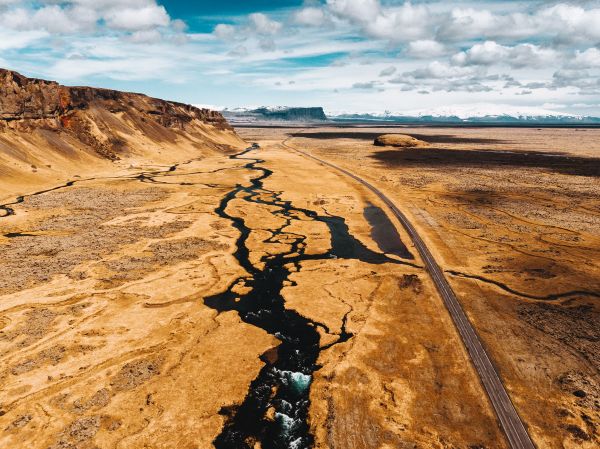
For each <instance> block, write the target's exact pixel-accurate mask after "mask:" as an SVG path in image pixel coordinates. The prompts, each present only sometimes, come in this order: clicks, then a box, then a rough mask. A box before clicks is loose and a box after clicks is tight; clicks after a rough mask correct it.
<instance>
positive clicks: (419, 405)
mask: <svg viewBox="0 0 600 449" xmlns="http://www.w3.org/2000/svg"><path fill="white" fill-rule="evenodd" d="M237 131H238V133H239V134H240V136H241V137H242V138H244V139H245V140H246V141H248V142H258V143H260V145H261V148H260V149H258V150H256V151H255V153H254V154H255V156H256V157H260V158H261V159H263V160H264V162H263V163H261V165H262V166H264V167H266V168H268V169H269V170H271V171H272V174H271V176H269V177H268V178H267V179H265V181H264V187H265V189H268V190H269V191H272V192H280V195H281V198H282V199H284V200H286V201H289V202H291V204H293V205H295V206H296V207H302V208H305V209H306V210H311V211H315V212H316V213H319V214H323V215H327V214H329V215H335V216H339V217H343V219H344V220H345V222H346V224H347V225H348V228H349V231H350V232H351V234H352V235H353V236H354V237H355V238H356V239H358V240H360V242H362V244H364V245H365V247H367V248H368V249H370V250H372V251H380V247H379V243H378V242H377V241H376V240H375V238H374V237H373V234H372V231H373V230H372V228H371V226H370V224H369V222H368V220H367V219H366V217H365V210H366V209H367V208H368V207H370V206H372V205H374V206H376V207H380V208H381V209H384V205H382V204H381V203H380V202H379V201H378V200H377V199H376V198H373V197H372V195H371V194H369V192H367V191H365V190H364V188H362V187H361V186H360V185H357V183H356V182H355V181H353V180H351V179H349V178H347V177H344V176H343V175H340V174H338V173H335V172H333V171H332V170H331V169H329V168H326V167H324V166H322V165H320V164H318V163H316V162H314V161H312V160H308V159H306V158H305V157H302V156H300V155H299V154H297V153H295V152H294V151H293V150H292V148H299V149H302V150H304V151H308V152H310V153H311V154H314V155H315V156H318V157H320V158H322V159H325V160H328V161H331V162H333V163H335V164H337V165H340V166H342V167H344V168H346V169H348V170H350V171H352V172H354V173H356V174H357V175H359V176H361V177H364V178H365V179H367V180H368V181H369V182H372V183H373V184H374V185H376V186H377V187H378V188H380V189H381V190H382V191H384V192H385V193H386V194H387V195H388V196H389V197H390V198H391V199H393V201H394V202H395V203H396V204H397V205H398V207H400V208H401V209H402V210H403V211H404V212H405V213H406V214H407V215H409V216H410V217H411V219H412V220H413V222H414V224H415V226H416V227H417V228H418V230H419V232H420V233H421V234H422V235H423V237H424V238H425V240H426V241H427V243H428V245H429V247H430V249H431V250H432V251H433V253H434V255H435V257H436V259H437V260H438V262H439V263H440V265H441V266H442V268H443V269H444V270H445V271H446V274H447V276H448V277H449V280H450V282H451V284H452V286H453V288H454V289H455V290H456V292H457V294H458V297H459V299H460V301H461V303H462V305H463V307H464V308H465V309H466V311H467V313H468V315H469V318H470V319H471V321H472V322H473V324H474V326H475V327H476V329H477V331H478V332H479V334H480V336H481V338H482V339H483V341H484V343H485V345H486V346H487V347H488V348H489V350H490V353H491V355H492V357H493V359H494V361H495V363H496V365H497V367H498V369H499V371H500V373H501V375H502V378H503V380H504V381H505V383H506V385H507V388H508V390H509V392H510V394H511V397H512V399H513V401H514V403H515V406H516V407H517V410H518V411H519V413H520V414H521V416H522V418H523V419H524V421H525V422H526V423H527V425H528V427H529V430H530V433H531V435H532V437H533V439H534V441H535V442H536V444H537V445H538V447H540V448H542V447H544V448H545V447H548V448H555V447H564V448H593V447H596V446H597V444H598V442H599V440H598V423H599V420H600V418H599V401H600V388H599V384H600V382H599V377H598V369H599V363H600V361H599V359H598V354H599V353H600V348H599V347H598V341H599V330H598V329H599V327H600V326H599V324H600V323H599V319H598V317H599V314H598V304H597V301H598V292H600V281H599V276H598V274H599V273H598V270H599V265H600V254H599V253H600V235H599V234H600V226H599V224H600V195H599V193H600V183H599V181H598V180H599V179H600V178H599V177H598V159H594V156H595V155H597V154H598V152H599V151H600V144H599V143H598V142H600V139H598V137H600V131H596V130H564V129H559V130H556V129H544V130H537V129H482V128H477V129H474V128H465V129H462V128H461V129H453V128H447V129H443V128H415V129H407V128H399V129H397V130H396V129H389V128H384V129H370V128H360V129H359V128H307V129H299V128H261V129H258V128H242V129H238V130H237ZM392 132H394V133H395V132H398V133H403V134H410V135H412V136H414V137H416V138H418V139H420V140H424V141H427V142H429V147H427V148H419V149H418V150H417V151H418V153H417V152H416V151H414V150H411V149H410V148H409V149H395V148H388V147H376V146H374V145H373V139H374V137H376V136H377V135H379V134H386V133H392ZM538 153H542V154H538ZM562 153H565V154H562ZM193 156H194V151H193V149H192V148H189V147H186V150H185V151H184V152H183V153H182V154H181V155H178V154H177V152H176V147H175V146H174V147H173V148H171V149H170V151H164V152H163V154H161V156H160V160H152V161H150V164H151V165H144V160H143V159H142V158H139V160H137V161H136V163H135V164H126V163H125V162H126V161H124V163H123V164H121V165H120V166H119V171H118V173H117V175H118V176H114V175H111V174H110V173H109V171H108V170H107V168H106V167H105V166H102V169H101V170H99V171H98V176H92V175H93V174H94V173H93V169H91V168H90V167H86V175H89V176H90V177H94V178H95V179H90V180H87V181H85V180H84V181H82V182H78V183H76V184H75V185H73V186H70V187H65V188H62V189H58V190H55V191H51V192H48V193H44V194H42V195H37V196H30V197H25V199H24V201H23V202H22V203H20V204H16V205H14V206H11V207H13V208H14V211H15V215H11V216H9V217H4V218H0V230H1V232H0V234H2V235H3V236H4V237H0V248H1V249H2V254H3V257H2V259H1V260H0V270H1V272H2V273H3V275H2V284H1V285H0V306H1V308H0V361H1V366H2V370H1V371H0V415H1V416H0V447H4V446H6V447H28V448H40V449H48V448H52V449H59V448H60V449H63V448H70V449H72V448H77V449H92V448H103V449H104V448H145V447H152V448H172V447H178V448H190V449H191V448H199V449H204V448H209V447H211V446H212V441H213V440H214V438H215V437H216V436H217V435H218V434H219V432H220V431H221V429H222V427H223V424H224V422H225V420H226V418H225V416H224V415H223V414H222V413H220V411H221V410H222V408H223V407H231V406H235V405H236V404H240V403H241V402H242V401H243V399H244V397H245V396H246V394H247V390H248V386H249V384H250V382H251V381H252V380H253V379H254V378H255V377H256V376H257V374H258V372H259V370H260V369H261V367H262V366H263V365H264V362H263V361H262V360H261V358H260V357H261V355H263V354H268V353H270V351H271V352H272V351H273V349H274V348H276V347H277V346H278V344H279V342H278V340H277V338H276V337H274V336H271V335H269V334H267V333H266V332H265V331H264V330H262V329H259V328H257V327H255V326H252V325H250V324H247V323H244V322H242V320H240V318H239V316H238V315H237V314H236V313H235V312H221V313H217V312H215V310H213V309H211V308H209V307H208V306H207V305H206V304H205V303H204V302H203V298H206V297H208V296H210V295H213V294H215V293H218V292H221V291H223V290H225V289H226V288H227V287H228V286H229V285H231V284H232V283H233V282H235V280H236V279H238V278H239V277H240V276H241V275H243V274H244V273H243V271H244V270H243V268H242V267H241V266H240V265H239V264H238V263H237V262H236V260H235V258H234V257H233V254H234V251H235V245H236V240H237V238H238V236H239V233H238V232H237V231H236V229H235V228H234V227H233V226H232V223H231V221H230V220H227V219H224V218H222V217H219V216H218V215H217V214H216V213H215V208H216V207H217V206H218V204H219V202H220V201H221V200H222V198H223V196H224V195H226V194H227V192H229V191H231V189H232V188H234V187H235V186H236V185H238V184H244V185H245V184H249V183H250V179H251V177H252V176H253V173H251V171H250V170H248V169H247V168H245V167H244V165H245V162H246V161H242V160H234V159H229V158H228V157H227V155H226V154H218V153H216V152H214V151H212V150H211V151H209V152H199V153H198V154H197V155H196V156H197V157H193ZM176 163H179V164H180V165H178V166H177V168H176V169H175V170H171V168H170V167H171V166H172V164H176ZM77 169H79V168H77ZM75 170H76V169H71V168H69V167H67V168H65V169H64V172H61V179H63V177H64V179H71V177H72V176H73V175H75V174H77V172H76V171H75ZM0 182H1V181H0ZM6 185H9V186H10V192H18V193H19V194H23V193H28V192H27V190H26V187H27V186H26V185H18V180H17V179H16V178H14V177H13V178H11V179H10V182H8V183H7V184H6ZM54 185H56V181H55V180H54V179H48V180H47V181H46V183H44V181H43V180H40V179H38V181H37V182H36V184H35V186H36V189H37V188H40V189H41V188H51V187H53V186H54ZM10 192H8V193H7V194H6V198H9V199H10V197H11V193H10ZM227 210H228V213H229V214H230V215H232V216H235V217H243V218H244V220H245V224H246V226H247V227H248V228H249V229H250V235H249V238H248V241H247V246H248V250H249V259H250V261H251V262H252V263H253V264H254V265H256V266H258V265H260V264H261V258H262V257H263V256H265V255H276V254H278V253H283V252H285V251H287V250H289V245H286V243H285V242H280V243H277V244H272V243H269V244H267V243H266V241H267V239H268V237H269V236H270V235H271V233H272V232H273V230H274V229H276V228H277V227H279V226H281V223H282V219H281V217H280V216H278V215H277V214H274V213H273V208H270V207H268V206H265V205H259V204H252V203H248V202H245V201H241V199H236V200H234V201H232V202H231V203H230V205H229V206H228V209H227ZM289 227H290V229H289V230H288V232H293V233H295V234H297V235H302V236H304V237H305V238H306V239H305V242H306V253H307V254H322V253H324V252H326V251H327V250H328V249H329V246H330V236H329V234H328V230H327V228H326V227H325V226H322V223H316V222H314V221H310V220H306V219H302V217H298V219H296V220H293V221H292V222H291V223H290V225H289ZM399 235H400V239H401V240H402V241H403V242H404V243H405V244H406V246H407V248H408V250H409V251H411V252H412V254H414V255H415V259H414V260H413V261H411V263H408V264H407V263H381V264H377V265H373V264H370V263H366V262H363V261H360V260H352V259H348V260H345V259H326V260H311V261H306V262H302V264H301V267H300V269H299V270H292V269H290V271H292V273H291V275H290V277H289V280H288V281H286V284H285V287H284V289H283V290H282V294H283V296H284V298H285V301H286V307H287V308H289V309H293V310H295V311H297V312H298V313H299V314H301V315H302V316H305V317H307V318H309V319H311V320H313V321H314V322H319V323H323V324H324V325H325V326H324V327H323V328H319V332H320V336H321V344H322V346H323V347H324V349H323V350H322V351H321V352H320V354H319V359H318V363H319V365H320V366H321V367H320V369H318V370H317V371H316V372H315V373H314V376H313V380H312V386H311V391H310V401H311V402H310V409H309V424H310V429H311V433H312V434H313V435H314V438H315V447H318V448H322V449H324V448H336V449H340V448H343V449H363V448H364V449H367V448H369V449H371V448H372V449H376V448H377V449H379V448H382V449H391V448H440V449H441V448H481V447H485V448H505V447H507V446H506V443H505V442H504V439H503V436H502V434H501V431H500V429H499V427H498V424H497V422H496V419H495V416H494V413H493V410H492V409H491V407H490V405H489V404H488V401H487V398H486V396H485V393H484V391H483V389H482V388H481V386H480V383H479V380H478V378H477V375H476V373H475V371H474V370H473V368H472V366H471V364H470V362H469V359H468V356H467V353H466V351H465V350H464V348H463V346H462V344H461V341H460V338H459V337H458V334H457V332H456V331H455V329H454V327H453V324H452V321H451V319H450V317H449V315H448V313H447V312H446V310H445V309H444V307H443V303H442V301H441V299H440V298H439V297H438V295H437V293H436V290H435V288H434V286H433V284H432V282H431V280H430V279H429V277H428V275H427V273H426V272H425V270H424V269H423V268H422V266H423V264H422V262H421V261H420V260H419V258H418V255H417V254H416V251H415V248H414V247H413V246H412V244H411V243H410V241H409V239H408V236H407V235H406V233H404V232H403V231H402V230H401V229H400V231H399ZM392 257H393V256H392ZM398 260H399V261H402V260H401V259H398ZM236 288H237V287H236ZM244 288H245V287H242V286H240V287H239V288H237V290H236V291H239V294H240V295H243V294H244ZM573 292H575V293H573ZM565 294H566V295H565ZM344 320H345V321H344ZM344 325H345V328H346V329H347V330H348V331H349V332H351V333H352V334H353V336H352V338H350V339H349V340H347V341H345V342H342V343H339V344H336V345H333V346H331V347H329V348H326V346H327V345H328V344H329V343H331V342H333V341H335V339H336V338H337V337H338V336H339V334H340V332H341V330H342V328H343V326H344ZM255 447H259V446H256V445H255Z"/></svg>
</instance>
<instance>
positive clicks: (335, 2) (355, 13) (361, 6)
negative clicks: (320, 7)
mask: <svg viewBox="0 0 600 449" xmlns="http://www.w3.org/2000/svg"><path fill="white" fill-rule="evenodd" d="M327 6H328V7H329V9H330V10H331V12H333V13H334V14H335V15H337V16H339V17H341V18H343V19H348V20H351V21H354V22H359V23H368V22H371V21H374V20H376V18H377V16H378V15H379V14H380V12H381V5H380V4H379V0H327Z"/></svg>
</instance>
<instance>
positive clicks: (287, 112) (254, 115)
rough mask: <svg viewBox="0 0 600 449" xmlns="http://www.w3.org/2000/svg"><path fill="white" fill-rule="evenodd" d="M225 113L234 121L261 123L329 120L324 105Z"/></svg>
mask: <svg viewBox="0 0 600 449" xmlns="http://www.w3.org/2000/svg"><path fill="white" fill-rule="evenodd" d="M223 114H224V115H225V117H226V118H227V119H228V120H229V121H231V122H232V123H237V124H242V123H259V122H272V121H285V122H322V121H326V120H327V116H326V115H325V111H324V110H323V108H322V107H309V108H302V107H287V106H282V107H277V108H267V107H262V108H257V109H233V110H227V109H226V110H224V111H223Z"/></svg>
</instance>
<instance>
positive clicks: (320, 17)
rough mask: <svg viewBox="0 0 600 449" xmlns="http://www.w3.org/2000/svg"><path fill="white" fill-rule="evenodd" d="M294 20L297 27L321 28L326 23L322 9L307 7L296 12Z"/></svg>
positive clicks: (293, 16)
mask: <svg viewBox="0 0 600 449" xmlns="http://www.w3.org/2000/svg"><path fill="white" fill-rule="evenodd" d="M292 20H293V22H294V23H296V24H297V25H304V26H321V25H323V23H325V21H326V20H327V19H326V16H325V12H324V11H323V9H321V8H315V7H307V8H302V9H301V10H300V11H296V12H295V13H294V14H293V15H292Z"/></svg>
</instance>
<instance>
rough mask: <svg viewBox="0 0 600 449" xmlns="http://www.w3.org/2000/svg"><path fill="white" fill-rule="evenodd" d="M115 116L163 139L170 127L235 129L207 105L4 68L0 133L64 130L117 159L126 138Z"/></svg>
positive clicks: (168, 136)
mask: <svg viewBox="0 0 600 449" xmlns="http://www.w3.org/2000/svg"><path fill="white" fill-rule="evenodd" d="M111 116H112V118H119V119H124V120H125V121H126V122H127V123H129V124H133V125H134V126H133V128H134V131H136V132H138V131H139V132H141V133H150V134H151V135H153V136H156V138H161V136H162V138H164V139H173V138H175V137H174V135H173V134H172V133H170V131H182V132H190V133H193V132H195V131H197V130H198V128H199V127H202V126H208V127H210V128H212V129H214V130H216V131H224V130H230V131H231V130H232V128H231V126H230V125H229V124H228V123H227V120H225V118H224V117H223V116H222V115H221V114H220V113H219V112H216V111H211V110H209V109H200V108H196V107H194V106H191V105H187V104H183V103H176V102H171V101H165V100H160V99H157V98H151V97H148V96H146V95H143V94H137V93H127V92H120V91H116V90H110V89H100V88H93V87H67V86H62V85H60V84H58V83H56V82H54V81H46V80H41V79H35V78H28V77H25V76H23V75H21V74H19V73H17V72H13V71H10V70H4V69H0V131H1V130H2V129H6V128H10V129H13V130H19V131H32V130H36V129H45V130H54V131H58V132H65V133H69V134H70V135H72V136H74V137H76V138H77V139H78V140H80V141H81V142H83V144H85V145H86V146H89V147H92V148H93V149H94V150H95V151H96V152H97V153H98V154H100V155H101V156H103V157H106V158H109V159H117V158H118V157H119V152H120V151H121V150H122V149H123V147H124V144H125V141H124V140H123V138H122V136H121V135H120V134H122V133H119V132H118V130H117V128H119V126H111V122H112V123H114V122H115V120H111ZM120 128H122V127H120ZM129 131H131V130H129Z"/></svg>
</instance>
